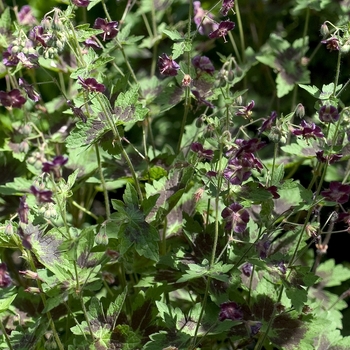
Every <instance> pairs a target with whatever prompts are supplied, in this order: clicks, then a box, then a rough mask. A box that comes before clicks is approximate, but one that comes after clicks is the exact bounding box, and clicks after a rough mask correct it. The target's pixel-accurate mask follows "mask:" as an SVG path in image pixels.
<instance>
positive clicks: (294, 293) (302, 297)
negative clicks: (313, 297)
mask: <svg viewBox="0 0 350 350" xmlns="http://www.w3.org/2000/svg"><path fill="white" fill-rule="evenodd" d="M285 287H286V294H287V297H288V298H289V299H290V300H291V302H292V305H293V306H294V308H295V309H296V310H297V311H298V312H301V310H302V308H303V306H304V304H305V303H306V302H307V289H304V288H302V287H299V288H298V287H293V286H289V285H287V284H285Z"/></svg>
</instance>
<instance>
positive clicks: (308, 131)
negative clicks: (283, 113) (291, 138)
mask: <svg viewBox="0 0 350 350" xmlns="http://www.w3.org/2000/svg"><path fill="white" fill-rule="evenodd" d="M300 125H301V129H296V130H293V131H292V133H293V134H294V135H296V136H299V135H300V136H303V138H304V139H309V138H313V139H316V137H319V138H322V137H324V135H323V133H322V131H321V128H320V127H319V126H317V125H316V124H315V123H307V122H306V121H305V120H302V121H301V123H300Z"/></svg>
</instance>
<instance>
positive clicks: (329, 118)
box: [318, 105, 339, 123]
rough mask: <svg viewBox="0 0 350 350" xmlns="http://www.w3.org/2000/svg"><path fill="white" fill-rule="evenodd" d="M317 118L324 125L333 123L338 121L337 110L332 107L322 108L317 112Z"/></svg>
mask: <svg viewBox="0 0 350 350" xmlns="http://www.w3.org/2000/svg"><path fill="white" fill-rule="evenodd" d="M318 117H319V118H320V120H321V121H322V122H324V123H334V122H336V121H337V120H338V119H339V113H338V109H337V108H336V107H334V106H329V105H328V106H326V105H325V106H322V107H321V108H320V110H319V111H318Z"/></svg>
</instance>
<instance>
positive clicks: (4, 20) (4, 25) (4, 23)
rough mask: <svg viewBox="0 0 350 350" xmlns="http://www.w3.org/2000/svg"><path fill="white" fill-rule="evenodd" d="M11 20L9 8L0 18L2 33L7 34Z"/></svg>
mask: <svg viewBox="0 0 350 350" xmlns="http://www.w3.org/2000/svg"><path fill="white" fill-rule="evenodd" d="M11 26H12V20H11V13H10V7H6V8H5V9H4V10H3V12H2V14H1V17H0V29H1V32H2V33H6V32H9V31H10V30H11Z"/></svg>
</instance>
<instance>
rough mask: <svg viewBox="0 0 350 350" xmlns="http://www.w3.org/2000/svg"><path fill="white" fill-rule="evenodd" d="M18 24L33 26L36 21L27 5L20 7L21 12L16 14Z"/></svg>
mask: <svg viewBox="0 0 350 350" xmlns="http://www.w3.org/2000/svg"><path fill="white" fill-rule="evenodd" d="M18 22H19V23H20V24H22V25H26V24H35V22H36V19H35V17H34V15H33V12H32V9H31V7H30V6H29V5H24V6H22V7H21V10H20V11H19V12H18Z"/></svg>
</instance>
